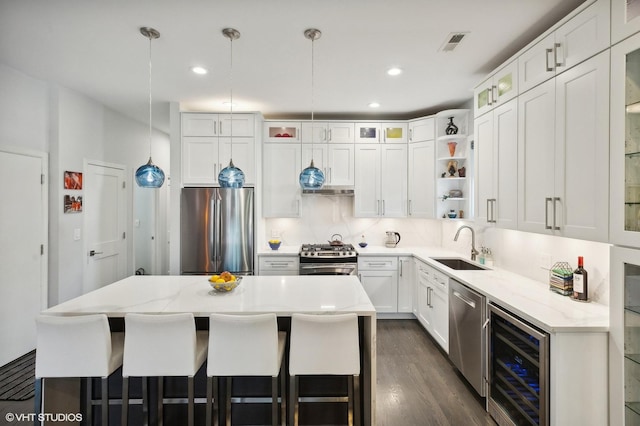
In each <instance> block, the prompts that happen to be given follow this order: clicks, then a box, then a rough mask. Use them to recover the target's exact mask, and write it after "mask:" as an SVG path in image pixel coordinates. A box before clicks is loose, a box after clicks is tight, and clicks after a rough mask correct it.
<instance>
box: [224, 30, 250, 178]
mask: <svg viewBox="0 0 640 426" xmlns="http://www.w3.org/2000/svg"><path fill="white" fill-rule="evenodd" d="M222 35H224V36H225V37H226V38H228V39H229V41H230V42H231V58H230V61H229V63H230V66H229V83H230V84H229V86H230V90H229V109H230V111H231V120H230V121H231V125H230V130H229V131H230V132H231V142H230V144H229V151H230V152H229V165H228V166H227V167H225V168H224V169H222V170H220V173H219V174H218V182H219V183H220V187H221V188H242V186H243V185H244V172H243V171H242V170H240V169H239V168H237V167H236V166H235V165H234V164H233V40H237V39H239V38H240V32H239V31H238V30H234V29H233V28H225V29H224V30H222Z"/></svg>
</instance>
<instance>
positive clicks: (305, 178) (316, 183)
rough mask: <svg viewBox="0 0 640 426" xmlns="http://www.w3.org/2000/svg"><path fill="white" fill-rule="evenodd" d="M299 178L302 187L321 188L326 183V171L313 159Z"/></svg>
mask: <svg viewBox="0 0 640 426" xmlns="http://www.w3.org/2000/svg"><path fill="white" fill-rule="evenodd" d="M299 180H300V186H301V187H302V189H320V188H322V185H324V173H322V170H320V169H319V168H317V167H316V166H314V164H313V160H311V164H310V165H309V167H307V168H306V169H304V170H303V171H301V172H300V178H299Z"/></svg>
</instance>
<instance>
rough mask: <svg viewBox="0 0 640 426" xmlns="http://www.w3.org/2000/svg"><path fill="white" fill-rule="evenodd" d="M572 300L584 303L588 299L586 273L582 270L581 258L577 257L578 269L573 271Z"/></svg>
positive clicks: (582, 260) (582, 261)
mask: <svg viewBox="0 0 640 426" xmlns="http://www.w3.org/2000/svg"><path fill="white" fill-rule="evenodd" d="M573 299H575V300H582V301H584V302H586V301H587V300H588V299H589V290H588V286H587V271H586V270H585V269H584V259H583V257H582V256H578V268H577V269H576V270H575V271H573Z"/></svg>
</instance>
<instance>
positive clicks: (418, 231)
mask: <svg viewBox="0 0 640 426" xmlns="http://www.w3.org/2000/svg"><path fill="white" fill-rule="evenodd" d="M463 224H466V225H469V226H471V227H473V228H474V229H475V231H476V248H479V247H480V246H486V247H489V248H491V250H492V253H493V257H494V265H495V266H496V267H499V268H503V269H506V270H509V271H512V272H514V273H516V274H519V275H523V276H525V277H528V278H531V279H534V280H537V281H540V282H545V283H546V282H548V273H549V271H548V269H549V267H550V266H551V265H553V263H555V262H561V261H566V262H569V264H570V265H571V266H573V267H574V268H575V267H576V266H577V265H576V263H577V258H578V256H584V260H585V269H587V272H588V273H589V298H590V299H591V300H593V301H595V302H598V303H601V304H604V305H608V304H609V248H610V245H609V244H605V243H596V242H591V241H583V240H576V239H570V238H563V237H556V236H551V235H541V234H534V233H529V232H521V231H514V230H507V229H498V228H494V227H484V226H479V225H476V224H475V223H474V222H473V221H448V220H434V219H410V218H357V217H353V198H351V197H341V196H317V195H311V196H304V197H303V198H302V217H301V218H279V219H272V218H270V219H264V228H263V229H264V235H262V241H258V244H261V245H264V246H266V245H267V241H268V240H269V239H270V238H272V237H274V236H277V237H279V238H280V239H281V240H282V242H283V244H284V245H290V246H296V245H300V244H303V243H322V242H327V241H329V240H331V239H332V236H333V235H334V234H340V235H341V236H342V240H343V241H344V242H346V243H352V244H354V245H355V244H357V243H359V242H360V241H361V236H362V235H364V236H365V240H366V241H367V243H368V244H370V245H374V246H383V245H384V240H385V237H386V235H385V232H386V231H396V232H398V233H400V235H401V236H402V240H401V242H400V244H399V245H398V246H399V247H424V246H431V247H433V246H435V247H443V248H446V249H449V250H453V251H455V252H457V253H459V254H460V256H461V257H465V258H469V256H470V251H471V233H470V232H462V233H461V234H460V238H459V239H458V241H457V242H454V241H453V237H454V235H455V233H456V230H457V229H458V227H460V226H461V225H463ZM543 264H544V265H543Z"/></svg>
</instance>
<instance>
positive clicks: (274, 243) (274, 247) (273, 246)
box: [269, 240, 282, 250]
mask: <svg viewBox="0 0 640 426" xmlns="http://www.w3.org/2000/svg"><path fill="white" fill-rule="evenodd" d="M280 244H282V241H280V240H269V247H271V250H278V249H279V248H280Z"/></svg>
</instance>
